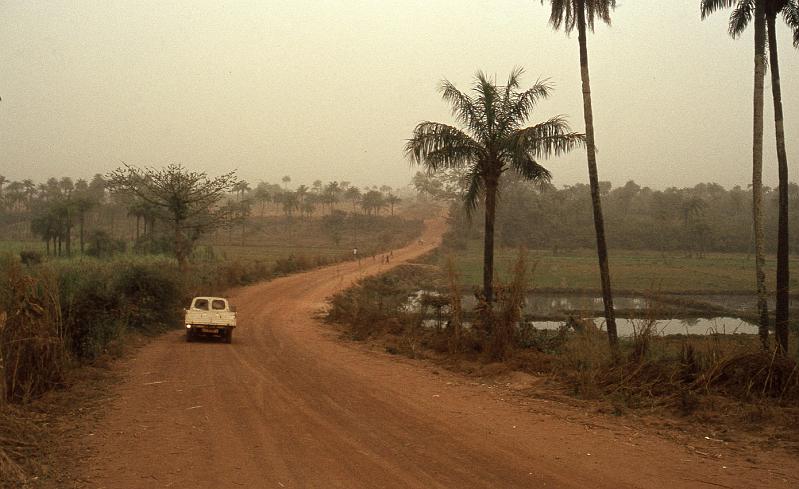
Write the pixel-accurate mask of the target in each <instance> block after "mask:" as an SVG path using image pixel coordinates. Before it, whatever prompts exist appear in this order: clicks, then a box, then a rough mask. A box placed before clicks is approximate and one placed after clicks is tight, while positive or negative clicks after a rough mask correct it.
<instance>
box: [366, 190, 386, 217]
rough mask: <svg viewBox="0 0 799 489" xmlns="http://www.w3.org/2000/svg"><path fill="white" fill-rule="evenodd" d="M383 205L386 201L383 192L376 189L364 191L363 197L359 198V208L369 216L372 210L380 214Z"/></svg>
mask: <svg viewBox="0 0 799 489" xmlns="http://www.w3.org/2000/svg"><path fill="white" fill-rule="evenodd" d="M385 207H386V201H385V199H384V198H383V194H381V193H380V192H379V191H377V190H370V191H368V192H366V193H365V194H364V196H363V199H361V208H362V209H363V210H364V211H365V212H366V213H367V214H368V215H370V216H371V215H372V213H373V212H374V213H375V214H380V210H381V209H383V208H385Z"/></svg>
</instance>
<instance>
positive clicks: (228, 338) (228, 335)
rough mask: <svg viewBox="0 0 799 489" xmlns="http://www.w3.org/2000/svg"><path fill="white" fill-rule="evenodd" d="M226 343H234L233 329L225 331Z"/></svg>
mask: <svg viewBox="0 0 799 489" xmlns="http://www.w3.org/2000/svg"><path fill="white" fill-rule="evenodd" d="M225 343H233V330H232V329H228V330H227V331H225Z"/></svg>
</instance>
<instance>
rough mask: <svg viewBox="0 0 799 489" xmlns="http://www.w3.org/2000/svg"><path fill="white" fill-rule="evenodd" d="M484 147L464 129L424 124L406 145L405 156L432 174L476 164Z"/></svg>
mask: <svg viewBox="0 0 799 489" xmlns="http://www.w3.org/2000/svg"><path fill="white" fill-rule="evenodd" d="M480 154H481V147H480V145H479V144H478V143H477V142H476V141H475V140H474V139H472V138H471V136H469V135H468V134H466V133H465V132H463V131H461V130H460V129H458V128H456V127H453V126H449V125H446V124H440V123H438V122H422V123H420V124H418V125H417V126H416V128H415V129H414V131H413V137H412V138H411V139H409V140H408V142H407V143H406V144H405V156H406V157H408V158H410V159H411V160H412V161H413V162H415V163H417V164H421V165H424V166H426V167H427V168H428V169H429V170H433V171H436V170H439V169H444V168H459V167H461V166H463V165H466V164H469V163H474V162H475V161H477V160H478V159H479V157H480Z"/></svg>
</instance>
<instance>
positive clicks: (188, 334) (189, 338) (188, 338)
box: [186, 328, 194, 343]
mask: <svg viewBox="0 0 799 489" xmlns="http://www.w3.org/2000/svg"><path fill="white" fill-rule="evenodd" d="M192 341H194V335H193V334H192V333H191V328H186V343H191V342H192Z"/></svg>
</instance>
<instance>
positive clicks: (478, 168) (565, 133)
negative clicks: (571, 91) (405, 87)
mask: <svg viewBox="0 0 799 489" xmlns="http://www.w3.org/2000/svg"><path fill="white" fill-rule="evenodd" d="M522 73H523V70H522V69H521V68H516V69H514V70H513V72H512V73H511V75H510V77H509V78H508V82H507V85H505V86H504V87H500V86H497V85H496V84H495V83H494V82H493V81H491V80H489V78H488V77H487V76H486V74H485V73H483V72H477V74H476V75H475V80H474V85H473V87H472V90H473V92H474V95H475V96H474V97H472V96H469V95H466V94H464V93H462V92H461V91H459V90H458V89H457V88H455V86H454V85H453V84H452V83H450V82H449V81H447V80H444V81H443V82H442V83H441V88H440V92H441V95H442V98H443V99H444V100H445V101H447V102H449V103H450V104H451V105H452V114H453V115H454V116H455V117H456V119H457V120H458V122H460V123H461V124H462V125H463V126H464V127H463V129H460V128H457V127H455V126H452V125H448V124H442V123H439V122H429V121H425V122H421V123H419V124H418V125H417V126H416V128H415V129H414V131H413V137H412V138H411V139H409V140H408V142H407V144H406V145H405V153H406V156H407V157H409V158H410V159H411V160H412V161H413V162H414V163H417V164H421V165H424V166H426V167H427V169H428V170H429V171H431V172H435V171H438V170H446V169H452V168H457V169H466V171H467V174H468V176H469V189H468V191H467V193H466V196H465V200H466V204H467V208H468V209H470V210H471V209H474V208H475V207H476V206H477V204H478V203H479V198H480V196H481V195H483V193H484V190H485V187H486V185H487V184H490V183H496V182H497V181H498V179H499V177H500V176H501V174H502V173H504V172H505V171H507V170H508V169H513V170H514V171H516V172H517V173H518V174H519V175H521V176H522V177H524V178H526V179H529V180H548V179H549V178H550V173H549V171H548V170H547V169H546V168H544V167H543V166H541V165H540V164H539V163H538V161H537V159H539V158H544V157H548V156H552V155H560V154H561V153H565V152H568V151H570V150H572V149H573V148H575V147H577V146H579V145H580V144H582V142H583V135H582V134H578V133H574V132H572V131H571V129H570V127H569V125H568V123H567V122H566V119H565V118H564V117H562V116H555V117H552V118H551V119H549V120H547V121H545V122H541V123H539V124H536V125H534V126H529V127H522V126H523V125H524V123H525V122H526V121H527V119H528V118H529V117H530V115H531V113H532V110H533V108H534V107H535V105H536V104H537V103H538V101H540V100H542V99H545V98H547V97H549V94H550V92H551V90H552V88H551V86H550V85H549V84H547V83H546V82H536V83H535V85H533V86H532V87H531V88H529V89H528V90H526V91H523V92H519V91H517V89H518V88H519V83H520V80H519V79H520V77H521V75H522Z"/></svg>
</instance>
